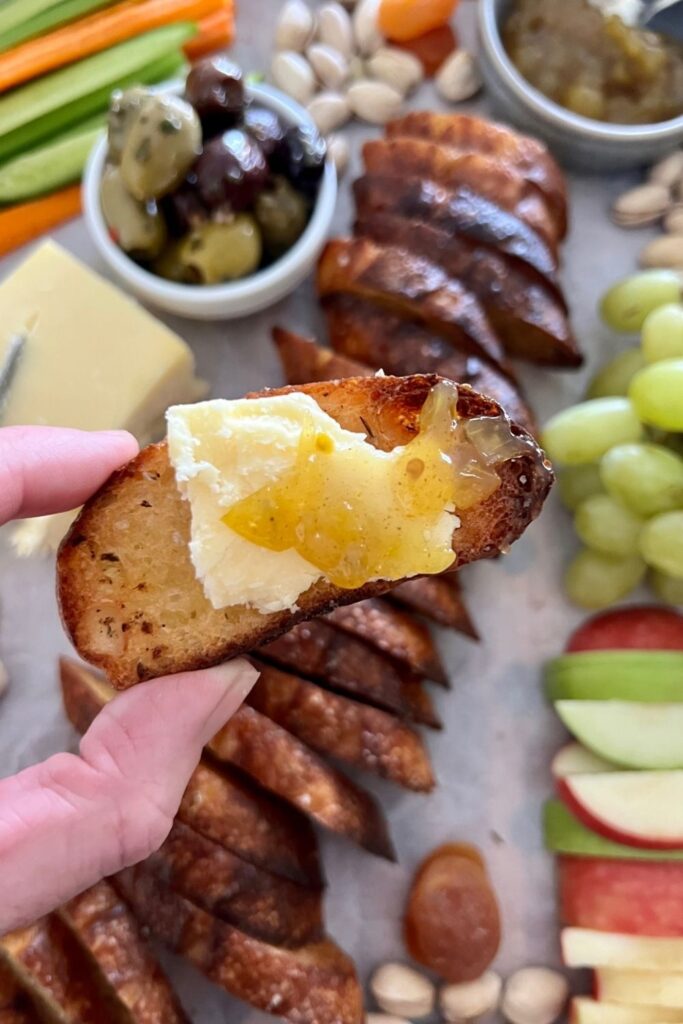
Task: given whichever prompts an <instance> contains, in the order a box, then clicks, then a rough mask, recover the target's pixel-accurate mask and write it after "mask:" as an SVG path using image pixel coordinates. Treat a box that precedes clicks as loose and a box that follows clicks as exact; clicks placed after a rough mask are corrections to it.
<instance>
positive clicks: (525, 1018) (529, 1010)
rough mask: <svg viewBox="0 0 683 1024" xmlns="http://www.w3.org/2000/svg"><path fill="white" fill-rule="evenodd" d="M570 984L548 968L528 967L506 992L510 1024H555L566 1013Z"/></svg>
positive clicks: (504, 1008) (505, 1012)
mask: <svg viewBox="0 0 683 1024" xmlns="http://www.w3.org/2000/svg"><path fill="white" fill-rule="evenodd" d="M568 995H569V985H568V984H567V979H566V978H565V977H564V976H563V975H562V974H560V973H559V972H558V971H552V970H550V968H548V967H524V968H522V970H521V971H516V972H515V973H514V974H511V975H510V977H509V978H508V980H507V982H506V984H505V991H504V993H503V1004H502V1011H503V1016H504V1017H505V1019H506V1020H508V1021H509V1022H510V1024H553V1021H556V1020H557V1019H558V1018H559V1017H560V1016H561V1014H562V1011H563V1010H564V1006H565V1003H566V1002H567V997H568Z"/></svg>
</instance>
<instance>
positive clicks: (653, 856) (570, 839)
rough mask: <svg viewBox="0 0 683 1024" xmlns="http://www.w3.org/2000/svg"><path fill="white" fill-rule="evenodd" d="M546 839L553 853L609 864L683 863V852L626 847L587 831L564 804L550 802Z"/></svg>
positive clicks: (545, 812) (545, 817)
mask: <svg viewBox="0 0 683 1024" xmlns="http://www.w3.org/2000/svg"><path fill="white" fill-rule="evenodd" d="M543 835H544V839H545V844H546V848H547V849H548V850H550V851H551V852H552V853H560V854H567V855H569V856H572V857H591V858H593V859H607V860H639V861H641V860H642V861H651V860H652V861H655V862H660V861H663V860H664V861H668V862H669V863H671V862H680V861H683V850H644V849H642V848H639V847H637V846H624V845H623V843H615V842H612V840H611V839H605V837H604V836H599V835H598V834H597V832H593V831H592V830H591V829H588V828H586V826H585V825H584V824H583V822H581V821H579V820H578V818H576V817H574V815H573V814H572V813H571V812H570V811H569V809H568V807H567V806H566V804H564V803H563V802H562V801H561V800H548V801H547V803H546V805H545V807H544V809H543Z"/></svg>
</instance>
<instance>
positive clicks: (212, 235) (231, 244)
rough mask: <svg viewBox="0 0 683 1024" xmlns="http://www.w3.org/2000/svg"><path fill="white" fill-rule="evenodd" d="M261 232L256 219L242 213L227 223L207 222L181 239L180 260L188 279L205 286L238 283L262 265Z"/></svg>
mask: <svg viewBox="0 0 683 1024" xmlns="http://www.w3.org/2000/svg"><path fill="white" fill-rule="evenodd" d="M261 249H262V246H261V232H260V231H259V226H258V224H257V223H256V221H255V220H254V218H253V217H250V216H249V215H248V214H246V213H240V214H238V215H237V216H236V217H234V218H233V219H232V220H230V221H227V222H225V223H220V222H216V221H207V222H206V223H205V224H201V225H199V226H198V227H197V228H195V229H194V231H191V232H190V234H189V235H187V236H186V237H185V238H184V239H182V240H181V243H180V250H179V253H178V258H179V260H180V262H181V263H182V264H183V265H184V268H185V272H186V278H187V277H189V278H190V279H191V280H194V281H196V282H198V283H201V284H220V283H221V282H222V281H235V280H237V279H238V278H240V277H246V276H247V274H251V273H253V271H254V270H256V268H257V267H258V265H259V264H260V262H261Z"/></svg>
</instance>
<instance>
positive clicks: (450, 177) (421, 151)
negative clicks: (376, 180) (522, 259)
mask: <svg viewBox="0 0 683 1024" xmlns="http://www.w3.org/2000/svg"><path fill="white" fill-rule="evenodd" d="M363 161H364V163H365V169H366V171H367V172H368V173H369V174H388V175H392V176H394V177H396V176H400V177H402V176H403V175H409V176H410V177H414V178H425V179H429V180H430V181H435V182H436V183H437V185H443V186H445V187H446V188H448V189H457V188H460V187H464V188H469V189H471V190H472V191H473V192H478V193H479V194H480V195H482V196H484V197H485V198H486V199H490V200H491V202H494V203H497V204H498V206H501V207H502V208H503V209H504V210H507V211H508V213H513V214H514V215H515V216H516V217H519V219H520V220H523V221H525V222H526V223H527V224H528V225H529V227H530V228H533V230H534V231H536V232H538V234H539V235H540V236H541V238H543V240H544V241H545V242H546V244H547V245H548V246H550V248H551V249H552V251H553V252H554V253H556V252H557V243H558V238H559V232H558V230H557V224H556V223H555V220H554V218H553V216H552V214H551V212H550V210H549V208H548V205H547V203H546V201H545V199H544V198H543V193H542V192H540V191H539V190H538V189H537V188H536V186H535V185H532V184H531V183H530V182H528V181H526V180H525V178H524V177H523V176H522V175H521V174H520V173H519V171H517V170H515V168H514V167H512V166H510V165H509V164H504V163H501V161H500V160H498V159H497V158H496V157H493V156H487V155H486V154H484V153H458V151H457V150H451V149H448V148H447V147H445V146H439V145H437V144H436V143H434V142H425V141H424V140H422V139H406V138H395V139H376V140H373V141H371V142H366V143H365V145H364V146H363Z"/></svg>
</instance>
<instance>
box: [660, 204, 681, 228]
mask: <svg viewBox="0 0 683 1024" xmlns="http://www.w3.org/2000/svg"><path fill="white" fill-rule="evenodd" d="M664 230H665V231H667V232H668V233H669V234H670V235H683V203H674V205H673V206H671V207H670V209H669V212H668V213H667V215H666V217H665V218H664Z"/></svg>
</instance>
